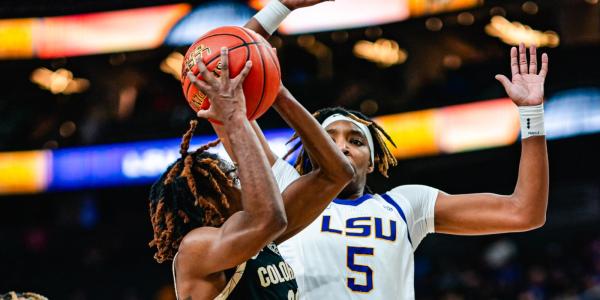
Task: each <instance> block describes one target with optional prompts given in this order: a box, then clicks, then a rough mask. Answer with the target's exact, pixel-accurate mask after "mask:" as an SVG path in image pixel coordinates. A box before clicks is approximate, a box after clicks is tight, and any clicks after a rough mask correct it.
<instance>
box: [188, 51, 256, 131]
mask: <svg viewBox="0 0 600 300" xmlns="http://www.w3.org/2000/svg"><path fill="white" fill-rule="evenodd" d="M228 54H229V51H228V49H227V48H225V47H223V48H221V76H220V77H219V78H217V77H216V76H215V75H213V74H212V72H210V71H208V69H207V68H206V65H205V64H204V62H202V60H199V61H198V70H200V75H202V78H203V80H200V79H198V78H197V77H196V76H195V75H194V74H193V73H192V72H188V73H187V76H188V78H189V79H190V82H192V83H193V84H194V85H195V86H196V87H197V88H198V89H199V90H200V91H202V92H203V93H204V94H205V95H207V96H208V98H209V99H210V107H209V108H208V109H207V110H200V111H198V117H200V118H206V119H209V118H210V119H212V120H216V121H219V122H221V123H223V121H226V120H230V119H232V118H233V117H236V116H243V117H244V118H245V117H246V99H245V98H244V91H243V89H242V83H243V82H244V79H245V78H246V76H248V73H250V68H252V61H247V62H246V65H245V66H244V69H242V71H241V72H240V74H238V75H237V76H236V77H235V78H229V57H228Z"/></svg>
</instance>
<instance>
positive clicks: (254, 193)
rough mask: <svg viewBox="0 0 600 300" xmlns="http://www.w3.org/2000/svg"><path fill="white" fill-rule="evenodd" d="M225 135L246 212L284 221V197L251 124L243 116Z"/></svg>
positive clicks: (225, 129) (224, 129) (227, 127)
mask: <svg viewBox="0 0 600 300" xmlns="http://www.w3.org/2000/svg"><path fill="white" fill-rule="evenodd" d="M223 131H224V133H225V135H226V138H227V140H228V141H229V145H230V147H231V151H232V154H233V156H234V157H235V158H236V159H237V164H238V174H239V178H240V184H241V189H242V206H243V209H244V211H246V212H250V213H256V214H263V215H264V214H271V213H273V212H274V213H275V214H276V215H277V214H281V215H283V217H284V219H285V214H284V210H283V205H282V201H281V195H280V193H279V191H278V189H277V185H276V184H275V179H274V178H273V175H272V172H271V168H270V167H269V164H268V162H267V159H266V157H265V155H264V154H263V152H262V149H261V148H260V147H261V146H260V143H259V141H258V138H257V137H256V135H255V134H254V131H253V130H252V127H251V125H250V122H249V121H248V120H247V119H246V118H245V116H240V117H238V118H237V119H236V120H235V122H228V123H227V124H225V125H224V126H223Z"/></svg>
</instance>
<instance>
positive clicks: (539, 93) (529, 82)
mask: <svg viewBox="0 0 600 300" xmlns="http://www.w3.org/2000/svg"><path fill="white" fill-rule="evenodd" d="M526 52H527V50H526V49H525V45H524V44H523V43H521V44H520V45H519V50H518V53H517V48H516V47H513V48H512V49H510V69H511V73H512V81H511V80H509V79H508V78H507V77H506V76H504V75H496V79H498V81H500V83H502V85H503V86H504V89H505V90H506V93H507V94H508V96H509V97H510V98H511V99H512V100H513V102H514V103H515V104H517V105H518V106H531V105H539V104H542V102H543V101H544V81H545V80H546V74H547V73H548V55H546V54H545V53H544V54H543V55H542V66H541V70H540V72H539V73H538V71H537V69H538V67H537V66H538V64H537V54H536V47H535V46H531V47H530V48H529V64H528V63H527V53H526Z"/></svg>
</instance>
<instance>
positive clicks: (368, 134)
mask: <svg viewBox="0 0 600 300" xmlns="http://www.w3.org/2000/svg"><path fill="white" fill-rule="evenodd" d="M337 121H348V122H351V123H352V124H354V125H356V127H358V129H359V130H360V131H361V132H362V134H363V135H364V136H365V137H366V138H367V141H368V144H369V150H371V164H373V165H375V163H374V161H375V150H374V148H373V145H374V144H373V136H372V135H371V131H369V127H367V125H365V124H363V123H360V122H358V121H356V120H353V119H351V118H348V117H346V116H344V115H342V114H334V115H331V116H329V117H328V118H327V119H325V121H323V123H321V126H322V127H323V128H325V129H327V126H329V125H330V124H331V123H333V122H337Z"/></svg>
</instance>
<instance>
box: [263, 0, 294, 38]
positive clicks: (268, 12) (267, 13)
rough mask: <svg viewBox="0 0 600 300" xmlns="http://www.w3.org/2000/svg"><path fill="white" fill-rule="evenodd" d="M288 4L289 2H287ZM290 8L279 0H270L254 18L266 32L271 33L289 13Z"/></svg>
mask: <svg viewBox="0 0 600 300" xmlns="http://www.w3.org/2000/svg"><path fill="white" fill-rule="evenodd" d="M288 4H289V3H288ZM290 12H291V9H290V8H289V7H288V6H286V5H285V4H283V2H280V1H279V0H271V1H270V2H269V3H268V4H267V5H265V7H263V9H261V10H260V11H259V12H258V13H257V14H256V15H254V19H256V21H258V23H260V25H261V26H262V28H263V29H264V30H265V31H266V32H267V33H268V34H273V32H275V30H277V28H278V27H279V25H280V24H281V22H283V20H284V19H285V18H286V17H287V16H288V15H289V14H290Z"/></svg>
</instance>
